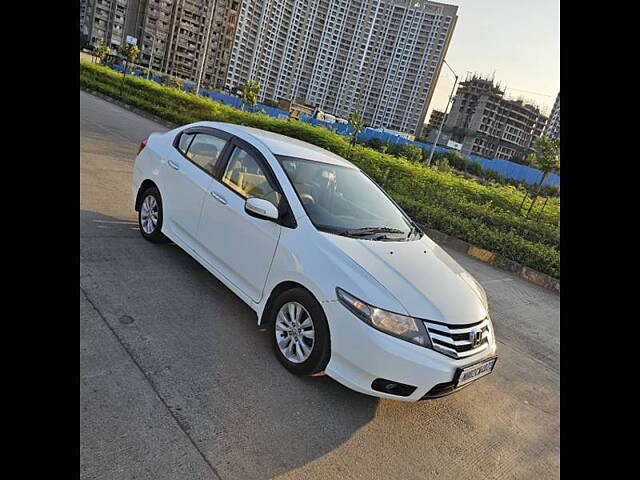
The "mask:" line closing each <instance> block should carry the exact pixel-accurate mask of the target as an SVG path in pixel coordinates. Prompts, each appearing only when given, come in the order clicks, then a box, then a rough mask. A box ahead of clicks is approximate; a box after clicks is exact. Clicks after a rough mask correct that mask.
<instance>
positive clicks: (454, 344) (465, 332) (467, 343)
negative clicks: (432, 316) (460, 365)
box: [423, 317, 493, 358]
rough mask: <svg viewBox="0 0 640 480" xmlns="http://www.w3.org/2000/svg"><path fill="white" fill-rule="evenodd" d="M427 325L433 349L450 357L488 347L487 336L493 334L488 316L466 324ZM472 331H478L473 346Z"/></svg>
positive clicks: (460, 356) (467, 354) (459, 356)
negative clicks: (477, 336) (476, 342)
mask: <svg viewBox="0 0 640 480" xmlns="http://www.w3.org/2000/svg"><path fill="white" fill-rule="evenodd" d="M423 322H424V326H425V327H427V331H428V332H429V336H430V337H431V342H432V343H433V349H434V350H437V351H438V352H440V353H444V354H445V355H447V356H448V357H452V358H466V357H470V356H471V355H475V354H476V353H480V352H482V351H483V350H485V349H487V348H489V337H490V336H491V335H492V334H493V332H491V327H490V325H489V318H488V317H487V318H485V319H484V320H482V321H480V322H476V323H472V324H468V325H443V324H440V323H433V322H427V321H425V320H423ZM472 332H479V334H480V342H479V343H478V344H477V345H475V346H474V342H473V341H472V338H471V333H472Z"/></svg>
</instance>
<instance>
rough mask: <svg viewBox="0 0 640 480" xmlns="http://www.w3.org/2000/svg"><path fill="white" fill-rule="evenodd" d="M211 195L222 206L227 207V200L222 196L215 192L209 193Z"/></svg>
mask: <svg viewBox="0 0 640 480" xmlns="http://www.w3.org/2000/svg"><path fill="white" fill-rule="evenodd" d="M209 193H210V194H211V196H212V197H213V198H215V199H216V200H217V201H219V202H220V203H221V204H223V205H226V204H227V199H226V198H224V197H223V196H222V195H220V194H218V193H216V192H214V191H213V190H212V191H210V192H209Z"/></svg>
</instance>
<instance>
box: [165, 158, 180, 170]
mask: <svg viewBox="0 0 640 480" xmlns="http://www.w3.org/2000/svg"><path fill="white" fill-rule="evenodd" d="M167 163H168V164H169V166H170V167H171V168H173V169H174V170H180V165H178V164H177V163H176V162H174V161H173V160H167Z"/></svg>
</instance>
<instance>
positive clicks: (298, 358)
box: [270, 288, 331, 375]
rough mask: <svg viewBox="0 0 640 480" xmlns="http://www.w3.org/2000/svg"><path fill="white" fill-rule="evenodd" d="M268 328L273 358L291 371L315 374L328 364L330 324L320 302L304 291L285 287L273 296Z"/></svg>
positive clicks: (297, 373)
mask: <svg viewBox="0 0 640 480" xmlns="http://www.w3.org/2000/svg"><path fill="white" fill-rule="evenodd" d="M270 330H271V339H272V343H273V348H274V351H275V354H276V357H278V360H279V361H280V363H282V365H283V366H284V367H285V368H286V369H287V370H289V371H290V372H292V373H295V374H296V375H314V374H317V373H319V372H322V371H323V370H324V369H325V367H326V366H327V363H329V358H330V356H331V342H330V338H329V325H328V324H327V319H326V316H325V314H324V311H323V310H322V307H321V306H320V303H318V301H317V300H316V299H315V298H314V297H313V295H311V294H310V293H309V292H307V291H306V290H304V289H302V288H295V289H292V290H287V291H286V292H283V293H281V294H280V295H279V296H278V298H276V300H275V301H274V303H273V307H272V309H271V318H270Z"/></svg>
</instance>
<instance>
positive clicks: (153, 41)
mask: <svg viewBox="0 0 640 480" xmlns="http://www.w3.org/2000/svg"><path fill="white" fill-rule="evenodd" d="M138 30H140V31H141V32H142V33H144V34H146V35H149V36H150V37H151V54H150V55H149V66H148V67H147V80H149V76H150V75H151V64H152V63H153V52H155V51H156V36H155V35H154V34H152V33H149V32H147V31H146V30H145V29H144V27H138Z"/></svg>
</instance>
